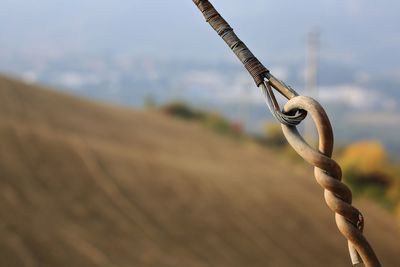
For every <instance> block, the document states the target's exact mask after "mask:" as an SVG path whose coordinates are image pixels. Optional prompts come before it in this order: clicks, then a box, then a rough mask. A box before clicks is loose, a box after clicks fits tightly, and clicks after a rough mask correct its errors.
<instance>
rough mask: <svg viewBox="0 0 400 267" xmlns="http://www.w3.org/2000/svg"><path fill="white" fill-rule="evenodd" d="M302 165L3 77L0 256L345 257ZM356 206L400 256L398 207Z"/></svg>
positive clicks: (36, 261)
mask: <svg viewBox="0 0 400 267" xmlns="http://www.w3.org/2000/svg"><path fill="white" fill-rule="evenodd" d="M305 166H306V165H304V166H303V165H302V164H298V165H297V166H293V165H292V164H290V163H288V162H287V161H286V160H285V159H284V158H282V157H280V156H276V155H274V154H273V153H272V152H270V151H267V150H265V149H262V148H260V147H257V146H256V145H254V144H249V143H237V142H235V141H233V140H227V139H225V138H223V137H222V136H218V135H215V134H214V133H211V132H209V131H207V130H205V129H203V128H201V127H199V126H197V125H193V124H190V123H184V122H180V121H175V120H173V119H171V118H167V117H165V116H163V115H160V114H152V113H150V112H139V111H133V110H129V109H124V108H118V107H113V106H109V105H104V104H97V103H93V102H89V101H85V100H81V99H78V98H75V97H71V96H67V95H63V94H61V93H56V92H53V91H51V90H46V89H42V88H38V87H35V86H28V85H25V84H23V83H21V82H17V81H15V80H12V79H9V78H5V77H1V78H0V265H1V266H8V267H13V266H41V267H42V266H49V267H50V266H52V267H53V266H61V267H62V266H145V267H147V266H154V267H164V266H165V267H167V266H171V267H172V266H182V267H200V266H218V267H224V266H226V267H228V266H229V267H235V266H350V261H349V258H348V255H347V251H346V247H347V244H346V242H345V240H344V239H343V238H342V237H341V236H340V234H339V232H338V230H337V229H336V227H335V224H334V217H333V214H332V213H331V212H330V211H329V210H328V208H327V207H326V205H325V204H324V202H323V194H322V190H321V189H320V188H319V186H318V185H317V184H316V182H315V181H314V178H313V177H312V169H311V168H309V167H305ZM359 206H361V208H362V210H363V211H364V214H365V216H366V231H367V236H368V238H369V239H370V240H371V242H372V244H373V245H374V246H375V247H376V250H377V252H378V254H379V256H380V257H381V258H382V261H383V263H384V264H385V265H384V266H400V259H399V258H400V257H399V251H400V242H399V235H398V232H396V231H397V230H396V229H395V227H394V225H393V222H392V218H391V217H390V216H389V214H387V213H386V212H385V211H383V210H381V209H380V208H378V207H376V206H374V205H372V204H370V203H365V204H363V203H361V205H359Z"/></svg>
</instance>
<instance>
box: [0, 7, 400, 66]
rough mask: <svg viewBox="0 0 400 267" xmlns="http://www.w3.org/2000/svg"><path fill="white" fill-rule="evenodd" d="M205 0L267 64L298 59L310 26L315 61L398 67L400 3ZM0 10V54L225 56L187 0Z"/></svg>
mask: <svg viewBox="0 0 400 267" xmlns="http://www.w3.org/2000/svg"><path fill="white" fill-rule="evenodd" d="M213 3H214V5H215V6H216V7H217V8H218V9H219V11H220V12H221V13H222V14H223V16H224V17H226V19H227V20H228V21H229V22H230V24H231V25H232V26H233V27H234V28H235V30H236V32H237V33H238V35H239V36H240V37H241V38H242V39H243V40H244V41H245V42H246V43H247V44H248V46H249V47H250V48H252V49H253V50H254V52H255V54H256V55H257V56H258V57H260V58H262V59H264V60H266V61H267V62H268V60H270V61H273V62H276V61H282V62H285V61H297V60H303V57H304V49H305V48H304V46H305V39H306V37H305V36H306V33H307V32H308V31H310V29H312V28H315V27H317V28H319V29H320V32H321V43H322V49H321V53H322V55H321V56H322V58H323V59H324V58H325V59H328V60H332V61H340V62H346V63H348V64H353V65H356V66H360V67H363V68H366V69H369V70H371V71H387V70H393V69H400V64H399V60H400V56H399V55H400V53H398V50H399V48H400V33H399V26H400V16H399V15H398V12H399V10H400V1H396V0H387V1H376V0H313V1H293V0H270V1H265V0H252V1H251V4H249V3H250V1H245V0H237V1H232V0H215V1H213ZM0 9H1V15H0V35H1V39H0V55H1V54H5V53H9V52H10V53H11V52H14V53H27V54H38V55H41V54H54V55H58V54H65V53H67V54H68V53H72V54H73V53H76V54H79V53H88V54H91V53H93V54H102V55H106V54H112V53H114V54H115V53H120V54H135V55H144V56H148V55H149V56H151V55H153V56H157V57H164V58H183V59H191V58H193V59H195V58H196V59H203V60H213V59H220V58H223V59H231V58H233V57H232V55H231V54H230V51H229V50H228V49H226V47H225V46H224V44H223V42H222V41H221V40H219V38H217V36H216V34H215V33H214V32H212V31H211V30H210V27H209V26H208V25H206V24H205V23H204V20H203V18H202V17H201V16H200V14H199V12H198V10H197V9H196V7H195V6H194V5H193V3H192V1H191V0H170V1H161V0H155V1H150V0H68V1H65V0H62V1H61V0H0ZM267 62H266V65H268V63H267Z"/></svg>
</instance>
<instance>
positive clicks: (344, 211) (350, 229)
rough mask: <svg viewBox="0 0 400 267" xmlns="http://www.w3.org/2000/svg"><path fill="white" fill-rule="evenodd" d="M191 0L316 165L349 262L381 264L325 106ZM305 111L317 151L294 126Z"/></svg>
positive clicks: (202, 3)
mask: <svg viewBox="0 0 400 267" xmlns="http://www.w3.org/2000/svg"><path fill="white" fill-rule="evenodd" d="M193 2H194V3H195V5H196V6H197V7H198V8H199V10H200V11H201V12H202V14H203V15H204V17H205V19H206V21H207V22H208V23H209V24H210V25H211V27H212V28H213V29H214V30H215V31H216V32H217V33H218V35H219V36H220V37H221V38H222V39H223V40H224V41H225V42H226V44H227V45H228V46H229V47H230V48H231V49H232V51H233V52H234V53H235V54H236V56H237V57H238V58H239V60H240V61H241V62H242V64H243V65H244V66H245V68H246V69H247V70H248V72H249V73H250V75H251V76H252V77H253V79H254V82H255V83H256V85H257V86H258V87H261V88H262V90H263V92H264V94H265V97H266V98H267V104H268V106H269V108H270V110H271V112H272V114H273V115H274V116H275V117H276V118H277V119H278V121H279V122H281V124H282V130H283V133H284V135H285V137H286V139H287V140H288V142H289V144H290V145H291V146H292V147H293V148H294V149H295V150H296V151H297V153H298V154H299V155H300V156H301V157H303V158H304V159H305V160H306V161H308V162H309V163H310V164H312V165H314V166H315V169H314V174H315V178H316V180H317V182H318V183H319V184H320V185H321V186H322V187H323V188H324V189H325V190H324V197H325V201H326V203H327V204H328V206H329V208H330V209H331V210H332V211H334V212H335V219H336V224H337V226H338V228H339V231H340V232H341V233H342V234H343V235H344V236H345V237H346V239H347V240H348V243H349V252H350V257H351V260H352V263H353V264H354V265H356V264H359V263H361V262H364V264H365V266H367V267H380V266H381V265H380V263H379V260H378V258H377V257H376V255H375V253H374V251H373V249H372V247H371V246H370V245H369V243H368V241H367V240H366V239H365V237H364V236H363V234H362V231H363V228H364V219H363V216H362V215H361V213H360V212H359V211H358V210H357V209H356V208H354V207H353V206H352V205H351V202H352V194H351V191H350V189H349V188H348V187H347V186H346V185H345V184H343V183H342V182H341V177H342V171H341V168H340V166H339V165H338V164H337V163H336V162H335V161H334V160H333V159H331V156H332V150H333V132H332V127H331V124H330V122H329V118H328V116H327V115H326V113H325V111H324V109H323V108H322V107H321V105H320V104H319V103H318V102H316V101H315V100H313V99H311V98H309V97H304V96H298V94H297V93H296V92H295V91H294V90H293V89H292V88H291V87H290V86H287V85H286V84H285V83H283V82H282V81H280V80H279V79H277V78H275V77H274V76H273V75H272V74H271V73H270V72H269V70H268V69H267V68H265V67H264V66H263V65H262V64H261V62H260V61H258V59H257V58H256V57H255V56H254V55H253V54H252V53H251V51H250V50H249V49H248V48H247V46H246V45H245V44H244V43H243V42H242V41H241V40H240V39H239V38H238V37H237V36H236V34H235V33H234V31H233V29H232V28H231V27H230V26H229V24H228V23H227V22H226V21H225V20H224V19H223V18H222V16H221V15H220V14H219V13H218V12H217V10H216V9H215V8H214V7H213V6H212V4H211V3H210V2H209V1H208V0H193ZM271 87H273V88H274V89H276V90H277V91H278V92H279V93H281V94H282V95H283V96H284V97H286V98H287V99H288V100H289V101H288V102H287V103H286V105H285V107H284V110H283V112H282V111H281V110H280V108H279V105H278V103H277V101H276V98H275V96H274V94H273V91H272V88H271ZM307 113H309V114H311V117H312V118H313V120H314V122H315V124H316V126H317V130H318V133H319V151H317V150H315V149H313V148H312V147H310V146H309V145H308V144H307V143H306V142H305V141H304V139H303V138H302V137H301V135H300V134H299V132H298V131H297V128H296V125H297V124H299V123H300V122H301V121H302V120H303V119H304V118H305V117H306V115H307Z"/></svg>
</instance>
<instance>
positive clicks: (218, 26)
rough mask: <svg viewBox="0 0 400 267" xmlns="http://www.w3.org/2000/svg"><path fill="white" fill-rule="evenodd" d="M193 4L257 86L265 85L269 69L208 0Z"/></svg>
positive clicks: (198, 0)
mask: <svg viewBox="0 0 400 267" xmlns="http://www.w3.org/2000/svg"><path fill="white" fill-rule="evenodd" d="M193 3H194V4H195V5H196V6H197V7H198V8H199V9H200V11H201V13H203V16H204V18H205V19H206V21H207V22H208V23H209V24H210V25H211V27H212V28H213V29H214V30H215V31H216V32H217V33H218V35H219V36H221V38H222V39H223V40H224V41H225V43H226V44H227V45H228V46H229V47H230V49H232V51H233V52H234V53H235V55H236V56H237V57H238V58H239V60H240V61H241V62H242V64H243V65H244V67H245V68H246V69H247V71H248V72H249V73H250V75H251V76H252V77H253V79H254V82H255V83H256V85H257V86H259V85H260V84H261V83H263V81H264V78H265V74H266V73H268V72H269V71H268V69H267V68H266V67H264V65H263V64H261V62H260V61H259V60H258V59H257V58H256V57H255V56H254V55H253V53H252V52H251V51H250V50H249V49H248V48H247V46H246V45H245V44H244V43H243V42H242V41H241V40H240V39H239V37H237V35H236V34H235V32H234V31H233V29H232V28H231V26H230V25H229V24H228V23H227V22H226V20H225V19H224V18H223V17H222V16H221V15H220V14H219V13H218V11H217V10H216V9H215V8H214V6H213V5H212V4H211V3H210V2H209V1H207V0H193Z"/></svg>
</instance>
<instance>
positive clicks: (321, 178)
mask: <svg viewBox="0 0 400 267" xmlns="http://www.w3.org/2000/svg"><path fill="white" fill-rule="evenodd" d="M299 109H302V110H305V111H307V112H308V114H310V115H311V117H312V119H313V120H314V122H315V125H316V127H317V131H318V135H319V148H318V149H319V150H316V149H314V148H312V147H311V146H309V145H308V144H307V143H306V142H305V140H304V139H303V138H302V136H301V135H300V134H299V132H298V130H297V128H296V127H295V126H287V125H284V124H282V130H283V133H284V135H285V137H286V139H287V140H288V142H289V144H290V145H291V146H292V147H293V148H294V150H295V151H296V152H297V153H298V154H299V155H300V156H301V157H302V158H304V159H305V160H306V161H307V162H308V163H310V164H311V165H313V166H315V168H314V175H315V178H316V180H317V182H318V183H319V184H320V185H321V187H323V188H324V197H325V201H326V203H327V204H328V206H329V208H330V209H331V210H332V211H334V212H335V220H336V224H337V227H338V228H339V231H340V232H341V233H342V235H344V236H345V237H346V239H347V240H348V242H349V251H350V257H351V260H352V262H353V264H354V265H356V264H359V263H361V262H364V264H365V266H367V267H380V266H381V265H380V263H379V260H378V258H377V256H376V255H375V252H374V251H373V249H372V247H371V246H370V244H369V243H368V241H367V240H366V238H365V237H364V236H363V233H362V231H363V228H364V219H363V216H362V215H361V213H360V212H359V211H358V210H357V209H356V208H355V207H353V206H352V205H351V203H352V194H351V191H350V189H349V188H348V187H347V186H346V185H345V184H344V183H342V182H341V178H342V170H341V168H340V166H339V165H338V164H337V163H336V162H335V161H334V160H333V159H332V158H331V157H332V151H333V131H332V126H331V124H330V121H329V118H328V116H327V114H326V112H325V111H324V109H323V108H322V106H321V105H320V104H319V103H318V102H317V101H315V100H314V99H312V98H310V97H305V96H297V97H294V98H292V99H290V100H289V101H288V102H287V103H286V105H285V107H284V112H290V111H293V110H299ZM360 257H361V258H360Z"/></svg>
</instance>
